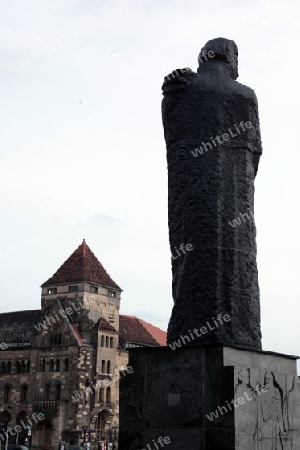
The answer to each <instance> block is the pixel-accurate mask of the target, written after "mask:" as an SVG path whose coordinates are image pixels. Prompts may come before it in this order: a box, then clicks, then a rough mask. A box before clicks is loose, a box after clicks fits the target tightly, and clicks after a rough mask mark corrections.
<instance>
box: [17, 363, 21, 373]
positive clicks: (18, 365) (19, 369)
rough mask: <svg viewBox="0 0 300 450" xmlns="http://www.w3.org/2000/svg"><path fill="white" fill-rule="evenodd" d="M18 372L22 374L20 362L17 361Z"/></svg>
mask: <svg viewBox="0 0 300 450" xmlns="http://www.w3.org/2000/svg"><path fill="white" fill-rule="evenodd" d="M16 372H17V373H20V372H21V364H20V361H17V362H16Z"/></svg>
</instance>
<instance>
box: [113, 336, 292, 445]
mask: <svg viewBox="0 0 300 450" xmlns="http://www.w3.org/2000/svg"><path fill="white" fill-rule="evenodd" d="M296 360H297V357H296V356H287V355H282V354H278V353H273V352H265V351H253V350H247V349H244V348H237V347H232V346H230V347H229V346H225V345H221V344H213V345H194V346H186V347H182V348H179V349H176V350H174V351H173V350H171V348H169V347H160V348H137V349H132V350H130V357H129V365H130V366H132V367H133V370H134V372H133V374H131V375H130V376H128V377H124V378H122V379H121V389H120V392H121V395H120V441H119V442H120V444H119V445H120V449H123V450H142V449H145V450H160V449H162V448H165V449H166V450H182V449H188V450H279V449H280V450H298V449H300V377H298V376H297V369H296Z"/></svg>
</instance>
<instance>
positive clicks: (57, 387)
mask: <svg viewBox="0 0 300 450" xmlns="http://www.w3.org/2000/svg"><path fill="white" fill-rule="evenodd" d="M56 400H61V384H57V385H56Z"/></svg>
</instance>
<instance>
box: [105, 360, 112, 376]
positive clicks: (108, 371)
mask: <svg viewBox="0 0 300 450" xmlns="http://www.w3.org/2000/svg"><path fill="white" fill-rule="evenodd" d="M110 371H111V367H110V361H107V369H106V373H110Z"/></svg>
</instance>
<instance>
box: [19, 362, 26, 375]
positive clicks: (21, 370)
mask: <svg viewBox="0 0 300 450" xmlns="http://www.w3.org/2000/svg"><path fill="white" fill-rule="evenodd" d="M20 372H21V373H25V361H21V364H20Z"/></svg>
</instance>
